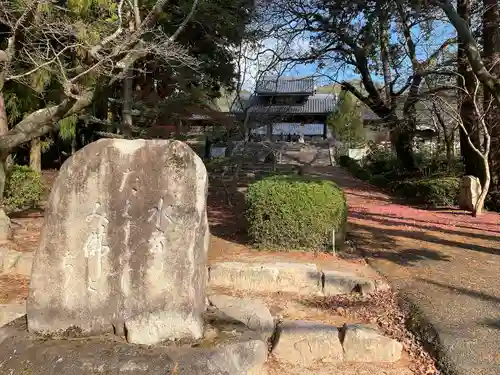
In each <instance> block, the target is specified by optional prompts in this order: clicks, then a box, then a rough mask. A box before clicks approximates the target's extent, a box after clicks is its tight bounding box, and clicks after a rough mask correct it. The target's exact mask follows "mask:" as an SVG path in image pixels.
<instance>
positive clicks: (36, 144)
mask: <svg viewBox="0 0 500 375" xmlns="http://www.w3.org/2000/svg"><path fill="white" fill-rule="evenodd" d="M30 168H31V169H33V170H35V171H37V172H41V171H42V144H41V142H40V138H35V139H32V140H31V149H30Z"/></svg>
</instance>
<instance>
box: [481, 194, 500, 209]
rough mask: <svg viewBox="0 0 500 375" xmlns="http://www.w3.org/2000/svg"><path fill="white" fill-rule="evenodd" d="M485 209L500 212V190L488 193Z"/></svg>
mask: <svg viewBox="0 0 500 375" xmlns="http://www.w3.org/2000/svg"><path fill="white" fill-rule="evenodd" d="M484 207H485V208H486V209H487V210H489V211H495V212H500V190H493V191H489V192H488V195H487V196H486V201H485V202H484Z"/></svg>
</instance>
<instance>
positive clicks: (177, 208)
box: [27, 139, 209, 344]
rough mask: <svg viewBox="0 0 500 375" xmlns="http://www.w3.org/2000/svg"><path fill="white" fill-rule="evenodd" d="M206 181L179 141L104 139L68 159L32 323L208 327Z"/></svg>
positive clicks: (168, 330) (41, 252)
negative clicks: (205, 323)
mask: <svg viewBox="0 0 500 375" xmlns="http://www.w3.org/2000/svg"><path fill="white" fill-rule="evenodd" d="M207 187H208V179H207V173H206V169H205V166H204V165H203V162H202V161H201V159H200V158H199V157H198V156H197V155H196V153H195V152H194V151H193V150H192V149H191V148H189V146H187V145H186V144H184V143H182V142H179V141H170V140H140V139H139V140H122V139H102V140H99V141H97V142H94V143H91V144H89V145H87V146H85V147H84V148H83V149H81V150H80V151H78V152H77V153H75V154H74V155H73V156H72V157H71V158H69V159H68V160H66V161H65V162H64V164H63V166H62V167H61V169H60V171H59V175H58V177H57V179H56V181H55V183H54V185H53V188H52V191H51V194H50V197H49V199H48V203H47V208H46V213H45V225H44V228H43V230H42V234H41V240H40V248H39V249H38V250H37V251H36V252H35V259H34V262H33V271H32V277H31V284H30V292H29V296H28V303H27V315H28V327H29V329H30V331H31V332H35V333H41V334H44V335H52V336H57V335H64V334H65V333H66V331H71V332H72V333H79V334H80V335H82V336H88V335H99V334H103V333H106V332H115V333H116V334H117V335H119V336H123V335H125V334H126V335H127V339H128V340H129V341H130V342H133V343H137V344H155V343H158V342H160V341H163V340H166V339H172V340H173V339H196V338H199V337H201V335H202V333H203V321H202V318H201V315H202V313H203V311H204V309H205V287H206V279H207V277H206V275H207V269H206V258H207V250H208V241H209V230H208V221H207V213H206V195H207Z"/></svg>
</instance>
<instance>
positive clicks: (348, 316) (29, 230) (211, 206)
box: [0, 171, 438, 375]
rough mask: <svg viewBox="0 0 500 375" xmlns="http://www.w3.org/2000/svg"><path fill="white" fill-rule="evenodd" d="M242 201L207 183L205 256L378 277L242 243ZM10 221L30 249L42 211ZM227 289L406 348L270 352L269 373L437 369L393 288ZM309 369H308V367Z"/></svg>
mask: <svg viewBox="0 0 500 375" xmlns="http://www.w3.org/2000/svg"><path fill="white" fill-rule="evenodd" d="M54 177H55V172H54V171H50V172H47V173H44V178H45V179H46V181H47V186H49V185H50V183H51V182H52V181H53V180H54ZM242 207H243V206H242V201H241V200H240V201H233V204H232V205H231V206H229V205H228V204H227V202H226V197H225V195H224V193H223V191H222V190H221V189H218V188H217V186H216V185H212V186H211V188H210V190H209V197H208V216H209V222H210V226H211V232H212V237H211V242H210V249H209V262H216V261H236V260H238V261H248V262H266V261H267V262H268V261H283V262H301V263H314V264H317V265H318V266H319V267H320V268H321V269H327V270H337V271H344V272H355V273H357V274H360V275H363V276H366V277H372V278H379V277H380V276H379V275H378V274H377V273H376V272H374V271H373V269H372V268H371V267H369V266H368V265H367V263H366V262H365V260H364V259H362V258H355V259H351V260H345V259H341V258H339V257H336V256H333V255H330V254H323V253H306V252H287V253H270V252H262V251H257V250H255V249H252V248H251V247H249V246H248V245H247V244H246V238H245V233H244V220H243V214H242ZM12 221H13V231H14V234H13V239H12V241H10V242H9V243H8V244H4V245H6V246H9V247H12V248H13V249H15V250H18V251H34V250H35V249H36V248H37V246H38V242H39V238H40V230H41V228H42V224H43V213H42V211H40V210H39V211H33V212H29V213H24V214H21V215H16V216H15V217H13V219H12ZM28 284H29V280H27V279H26V278H21V277H12V276H9V277H0V302H1V303H12V302H16V301H22V300H23V299H25V298H26V297H27V291H28ZM219 292H225V293H226V294H232V295H240V296H246V297H254V298H258V299H261V300H263V302H265V303H266V304H267V305H268V306H269V307H270V309H271V310H272V312H273V314H276V315H277V316H279V317H281V318H284V319H286V318H290V319H303V320H316V321H320V322H324V323H330V324H334V325H336V326H341V325H342V324H344V323H348V322H365V323H371V324H376V325H378V326H379V327H380V328H381V329H382V330H383V331H384V333H385V334H387V335H388V336H391V337H393V338H395V339H397V340H399V341H400V342H402V343H403V345H404V349H405V354H404V357H403V358H402V359H401V361H399V362H397V363H395V364H387V365H379V364H349V363H343V364H341V365H332V364H318V366H319V367H316V368H311V369H304V371H305V372H304V371H302V370H300V371H299V369H291V368H289V367H287V366H284V365H282V364H279V363H276V362H275V361H274V360H273V359H272V358H271V360H270V362H269V363H268V365H267V366H268V367H269V374H270V375H285V374H286V375H293V374H299V372H300V375H305V374H308V373H310V374H319V375H322V374H324V375H326V374H330V373H339V374H340V373H342V374H345V375H351V374H352V375H354V374H358V375H364V374H366V375H368V374H369V375H379V374H380V375H382V374H386V375H406V374H411V373H414V374H416V375H420V374H426V375H431V374H438V372H437V370H436V369H435V366H434V361H433V359H432V358H431V357H430V356H429V355H428V354H427V353H425V352H424V351H423V350H422V347H421V346H420V345H419V343H418V342H417V340H416V338H415V337H414V336H413V335H411V334H410V333H409V332H408V331H407V330H405V329H404V321H405V319H406V317H405V313H404V312H402V311H401V310H400V309H399V307H398V304H397V302H396V299H395V297H394V295H393V294H392V293H385V294H381V295H377V296H374V297H373V298H366V297H361V296H339V297H328V298H325V297H308V298H305V297H297V296H292V295H286V294H270V295H248V294H246V295H243V294H241V293H240V292H235V291H219ZM308 371H309V372H308Z"/></svg>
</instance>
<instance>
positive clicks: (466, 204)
mask: <svg viewBox="0 0 500 375" xmlns="http://www.w3.org/2000/svg"><path fill="white" fill-rule="evenodd" d="M481 190H482V189H481V182H480V181H479V178H477V177H475V176H464V177H462V181H461V182H460V194H459V198H458V202H459V206H460V208H461V209H463V210H467V211H473V210H474V208H475V207H476V203H477V200H478V199H479V196H480V195H481Z"/></svg>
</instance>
